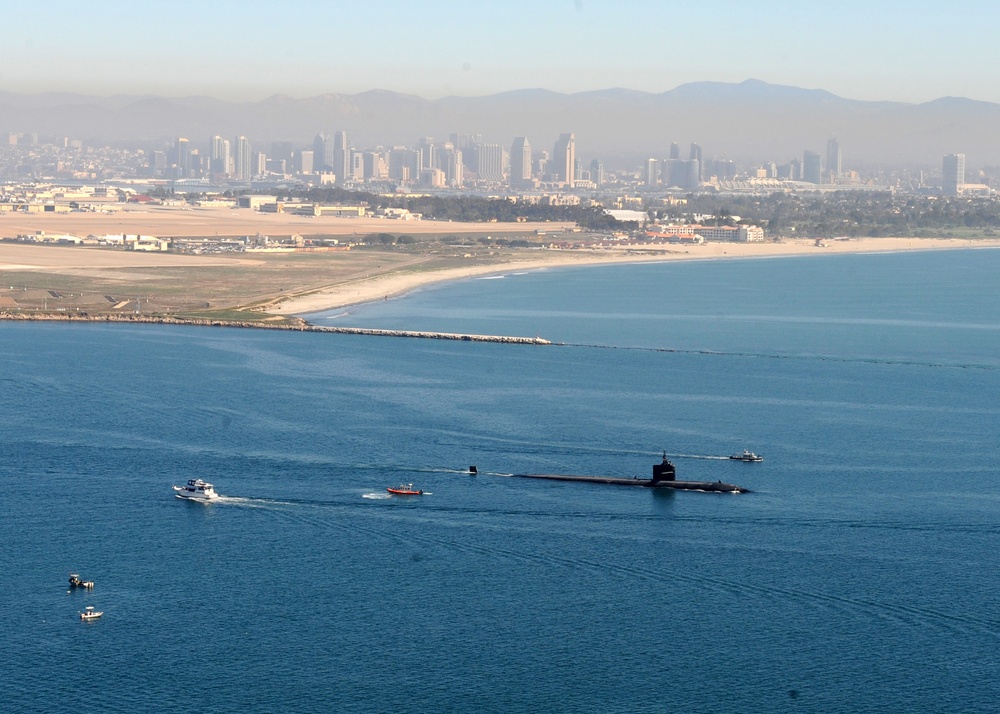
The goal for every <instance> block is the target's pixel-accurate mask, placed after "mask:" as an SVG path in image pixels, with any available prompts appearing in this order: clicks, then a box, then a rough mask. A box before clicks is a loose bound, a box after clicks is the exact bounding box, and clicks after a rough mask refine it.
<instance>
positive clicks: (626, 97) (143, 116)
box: [0, 79, 1000, 170]
mask: <svg viewBox="0 0 1000 714" xmlns="http://www.w3.org/2000/svg"><path fill="white" fill-rule="evenodd" d="M338 129H342V130H345V131H347V132H348V135H349V137H350V141H351V144H352V145H354V146H356V147H357V148H369V147H373V146H376V145H381V146H392V145H395V144H405V145H414V144H415V143H416V141H417V140H418V139H419V138H420V137H423V136H432V137H435V138H436V139H438V140H440V141H444V140H447V138H448V136H449V135H450V134H451V133H453V132H455V133H468V134H481V135H482V136H483V140H484V141H487V142H495V143H500V144H503V145H504V146H508V147H509V145H510V144H511V142H512V141H513V139H514V137H515V136H526V137H527V138H528V140H529V142H531V145H532V148H533V149H534V150H536V151H538V150H547V151H550V152H551V151H552V146H553V144H554V142H555V140H556V139H557V138H558V136H559V134H560V133H563V132H570V131H571V132H573V133H574V134H575V135H576V146H577V156H578V157H579V158H581V159H584V160H585V161H589V160H590V159H591V158H595V157H596V158H601V159H603V160H604V161H605V162H606V163H607V164H608V165H609V166H611V167H613V166H614V165H617V164H619V163H621V162H628V163H629V164H631V163H633V162H639V161H642V160H644V159H646V158H664V157H666V156H667V154H668V151H669V147H670V143H671V142H673V141H676V142H678V143H679V144H680V145H681V156H682V158H686V157H687V154H688V145H689V144H690V143H691V142H697V143H698V144H700V145H701V146H702V149H703V153H704V157H705V158H709V157H720V158H731V159H735V160H737V161H742V162H751V163H761V162H764V161H769V160H773V161H775V162H777V163H779V164H780V163H785V162H787V161H788V160H790V159H793V158H800V159H801V157H802V153H803V150H805V149H809V150H812V151H816V152H819V153H821V154H825V151H826V142H827V139H830V138H831V137H837V138H838V139H839V140H840V143H841V149H842V151H843V156H844V167H845V169H851V168H871V167H874V166H877V165H900V164H913V165H916V164H926V165H929V166H934V167H937V166H940V162H941V156H942V155H943V154H948V153H964V154H965V155H966V157H967V158H966V161H967V165H968V167H969V169H970V170H975V169H978V168H980V167H983V166H990V165H1000V135H998V129H1000V104H993V103H989V102H980V101H973V100H970V99H963V98H958V97H944V98H941V99H936V100H934V101H931V102H926V103H923V104H908V103H904V102H871V101H858V100H852V99H844V98H843V97H838V96H836V95H834V94H831V93H830V92H826V91H823V90H819V89H801V88H798V87H789V86H782V85H775V84H768V83H766V82H761V81H758V80H752V79H751V80H747V81H745V82H740V83H738V84H727V83H722V82H697V83H692V84H685V85H681V86H679V87H677V88H676V89H672V90H670V91H668V92H662V93H660V94H651V93H648V92H638V91H633V90H628V89H605V90H600V91H592V92H580V93H577V94H560V93H558V92H550V91H547V90H543V89H524V90H519V91H513V92H504V93H501V94H493V95H489V96H482V97H445V98H442V99H434V100H429V99H422V98H420V97H416V96H412V95H407V94H399V93H395V92H387V91H381V90H373V91H369V92H364V93H362V94H352V95H348V94H323V95H320V96H317V97H310V98H307V99H293V98H292V97H288V96H283V95H275V96H272V97H269V98H267V99H264V100H263V101H259V102H244V103H239V102H228V101H223V100H219V99H212V98H209V97H156V96H126V95H117V96H112V97H94V96H85V95H80V94H70V93H47V94H20V93H11V92H0V133H6V132H17V133H31V132H37V133H38V134H40V135H42V136H53V135H55V136H69V137H72V138H79V139H84V140H87V141H94V142H102V143H114V142H122V141H127V142H130V143H134V142H140V143H147V144H148V145H149V146H155V145H160V144H163V143H164V142H166V141H168V140H170V139H172V138H173V137H177V136H184V137H187V138H189V139H190V140H191V141H192V142H193V143H194V145H195V146H198V145H200V144H207V142H208V138H209V137H210V136H212V135H213V134H221V135H223V136H226V137H233V136H236V135H240V134H242V135H246V136H247V137H249V138H250V140H251V142H253V143H254V144H255V145H258V146H260V147H261V148H262V149H263V150H264V151H265V152H266V151H267V150H268V147H269V146H270V142H272V141H278V140H285V141H292V142H294V143H295V144H296V145H297V146H306V145H308V144H310V143H311V141H312V138H313V137H314V136H315V135H316V133H317V132H319V131H327V132H331V131H335V130H338Z"/></svg>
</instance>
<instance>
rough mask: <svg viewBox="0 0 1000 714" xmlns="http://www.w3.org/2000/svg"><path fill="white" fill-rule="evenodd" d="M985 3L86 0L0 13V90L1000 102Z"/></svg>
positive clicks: (992, 15)
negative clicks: (711, 91) (755, 84)
mask: <svg viewBox="0 0 1000 714" xmlns="http://www.w3.org/2000/svg"><path fill="white" fill-rule="evenodd" d="M997 28H1000V3H996V2H995V1H982V0H966V1H965V2H956V3H944V2H940V1H939V0H938V1H935V2H926V1H922V0H911V1H910V2H901V1H896V0H889V1H885V2H880V1H879V0H869V1H868V2H856V1H855V0H841V1H840V2H816V1H814V0H797V1H795V2H790V1H785V0H777V1H771V2H767V1H756V2H755V1H753V0H741V1H730V0H715V1H714V2H699V1H698V0H685V1H684V2H676V1H673V0H659V1H656V0H618V1H617V2H609V1H605V0H526V1H522V0H506V1H505V2H480V1H478V0H424V1H421V0H408V1H404V0H398V1H390V0H355V1H353V2H341V1H339V0H328V1H325V2H324V1H322V0H316V1H315V2H307V1H305V0H285V2H282V3H278V2H274V0H268V1H267V2H264V1H258V0H240V1H239V2H235V1H230V0H201V1H200V2H190V1H188V0H174V1H172V2H147V1H146V0H129V1H128V2H123V1H119V0H100V1H99V2H87V3H83V2H79V0H74V1H73V2H67V1H64V0H55V1H51V2H40V3H27V2H21V3H8V5H7V6H6V7H5V8H4V11H3V16H2V18H0V90H7V91H18V92H43V91H73V92H82V93H90V94H101V95H110V94H119V93H126V94H161V95H168V96H184V95H192V94H203V95H208V96H214V97H220V98H226V99H250V100H256V99H263V98H264V97H267V96H270V95H272V94H278V93H282V94H289V95H291V96H294V97H300V98H301V97H308V96H314V95H317V94H323V93H327V92H341V93H348V94H353V93H357V92H362V91H366V90H369V89H376V88H377V89H389V90H394V91H399V92H407V93H411V94H417V95H420V96H423V97H428V98H436V97H441V96H446V95H452V94H454V95H466V96H468V95H484V94H492V93H495V92H501V91H506V90H510V89H521V88H527V87H542V88H545V89H552V90H555V91H560V92H579V91H587V90H593V89H604V88H608V87H627V88H630V89H639V90H644V91H649V92H662V91H666V90H668V89H672V88H674V87H676V86H677V85H680V84H684V83H686V82H695V81H702V80H712V81H721V82H739V81H742V80H744V79H748V78H754V79H761V80H764V81H767V82H772V83H776V84H790V85H795V86H799V87H808V88H820V89H827V90H829V91H831V92H834V93H835V94H838V95H841V96H843V97H848V98H852V99H890V100H897V101H909V102H922V101H928V100H931V99H935V98H938V97H942V96H949V95H950V96H965V97H970V98H973V99H981V100H986V101H992V102H1000V77H998V74H1000V42H998V41H997V39H996V33H997Z"/></svg>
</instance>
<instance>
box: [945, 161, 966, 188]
mask: <svg viewBox="0 0 1000 714" xmlns="http://www.w3.org/2000/svg"><path fill="white" fill-rule="evenodd" d="M964 187H965V154H946V155H945V157H944V159H942V161H941V193H943V194H944V195H945V196H957V195H959V194H960V193H962V189H963V188H964Z"/></svg>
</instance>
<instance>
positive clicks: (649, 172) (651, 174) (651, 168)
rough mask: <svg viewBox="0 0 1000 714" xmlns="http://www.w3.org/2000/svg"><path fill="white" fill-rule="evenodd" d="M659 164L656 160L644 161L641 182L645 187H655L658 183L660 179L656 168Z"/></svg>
mask: <svg viewBox="0 0 1000 714" xmlns="http://www.w3.org/2000/svg"><path fill="white" fill-rule="evenodd" d="M659 163H660V162H659V161H657V160H656V159H646V170H645V172H644V175H643V177H642V179H643V181H642V182H643V183H644V184H646V185H647V186H655V185H656V184H657V183H659V178H660V171H659V166H658V164H659Z"/></svg>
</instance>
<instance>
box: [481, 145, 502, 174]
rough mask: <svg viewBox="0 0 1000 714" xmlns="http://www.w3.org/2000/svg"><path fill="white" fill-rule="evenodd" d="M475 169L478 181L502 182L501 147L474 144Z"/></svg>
mask: <svg viewBox="0 0 1000 714" xmlns="http://www.w3.org/2000/svg"><path fill="white" fill-rule="evenodd" d="M476 169H477V170H476V173H478V174H479V180H480V181H491V182H500V181H503V170H504V151H503V147H502V146H501V145H500V144H476Z"/></svg>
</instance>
